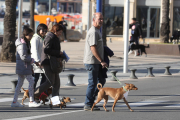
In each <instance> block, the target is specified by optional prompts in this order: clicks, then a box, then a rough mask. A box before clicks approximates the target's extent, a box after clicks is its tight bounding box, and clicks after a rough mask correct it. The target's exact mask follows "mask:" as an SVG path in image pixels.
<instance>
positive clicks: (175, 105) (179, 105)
mask: <svg viewBox="0 0 180 120" xmlns="http://www.w3.org/2000/svg"><path fill="white" fill-rule="evenodd" d="M163 107H180V103H179V104H174V105H168V106H163Z"/></svg>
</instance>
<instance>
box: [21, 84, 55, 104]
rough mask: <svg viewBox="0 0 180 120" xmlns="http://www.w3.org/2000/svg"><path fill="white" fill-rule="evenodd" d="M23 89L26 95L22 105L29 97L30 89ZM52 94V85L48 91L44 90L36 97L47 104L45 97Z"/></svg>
mask: <svg viewBox="0 0 180 120" xmlns="http://www.w3.org/2000/svg"><path fill="white" fill-rule="evenodd" d="M22 90H23V91H24V96H23V99H22V105H24V103H23V102H24V100H25V99H26V98H29V90H25V89H24V88H22ZM50 94H52V87H50V88H48V89H47V91H44V92H43V93H42V94H41V95H40V96H38V97H36V98H38V99H40V100H42V101H43V104H44V105H45V99H46V98H47V97H48V96H49V95H50Z"/></svg>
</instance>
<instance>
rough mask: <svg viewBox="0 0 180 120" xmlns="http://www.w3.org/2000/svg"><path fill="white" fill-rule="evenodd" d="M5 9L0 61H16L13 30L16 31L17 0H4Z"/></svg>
mask: <svg viewBox="0 0 180 120" xmlns="http://www.w3.org/2000/svg"><path fill="white" fill-rule="evenodd" d="M5 5H6V10H5V16H4V35H3V44H2V50H1V54H0V61H1V62H15V61H16V56H15V52H16V47H15V31H16V5H17V0H5Z"/></svg>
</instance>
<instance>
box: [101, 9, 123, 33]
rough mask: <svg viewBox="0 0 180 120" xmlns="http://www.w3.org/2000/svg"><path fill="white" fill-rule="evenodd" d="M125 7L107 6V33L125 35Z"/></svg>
mask: <svg viewBox="0 0 180 120" xmlns="http://www.w3.org/2000/svg"><path fill="white" fill-rule="evenodd" d="M123 14H124V7H118V6H106V7H105V18H104V19H105V25H106V34H107V35H123V19H124V15H123Z"/></svg>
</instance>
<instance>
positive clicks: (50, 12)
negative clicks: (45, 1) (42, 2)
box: [49, 0, 52, 15]
mask: <svg viewBox="0 0 180 120" xmlns="http://www.w3.org/2000/svg"><path fill="white" fill-rule="evenodd" d="M51 1H52V0H49V15H51Z"/></svg>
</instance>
